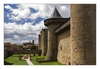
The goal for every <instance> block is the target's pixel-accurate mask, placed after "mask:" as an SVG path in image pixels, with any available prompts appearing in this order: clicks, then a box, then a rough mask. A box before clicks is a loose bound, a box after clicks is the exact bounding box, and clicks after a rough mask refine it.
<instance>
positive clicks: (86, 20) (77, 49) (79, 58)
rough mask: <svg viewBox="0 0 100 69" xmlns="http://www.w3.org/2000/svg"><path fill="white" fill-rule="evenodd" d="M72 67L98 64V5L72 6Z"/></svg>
mask: <svg viewBox="0 0 100 69" xmlns="http://www.w3.org/2000/svg"><path fill="white" fill-rule="evenodd" d="M70 11H71V18H70V28H71V30H70V36H71V37H70V45H71V53H72V54H71V56H72V57H71V64H72V65H92V64H93V65H94V64H96V5H95V4H71V5H70Z"/></svg>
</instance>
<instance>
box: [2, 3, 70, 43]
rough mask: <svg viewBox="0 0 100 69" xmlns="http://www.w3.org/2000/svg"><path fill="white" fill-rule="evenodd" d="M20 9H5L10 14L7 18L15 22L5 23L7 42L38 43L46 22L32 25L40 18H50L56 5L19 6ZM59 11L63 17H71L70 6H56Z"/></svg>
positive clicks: (7, 7)
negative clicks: (26, 20)
mask: <svg viewBox="0 0 100 69" xmlns="http://www.w3.org/2000/svg"><path fill="white" fill-rule="evenodd" d="M17 7H18V8H12V7H10V6H9V5H6V6H5V7H4V8H6V9H9V10H10V11H12V12H10V13H7V17H8V18H9V19H10V20H13V21H15V22H13V23H11V22H7V23H4V35H5V41H10V42H12V43H16V42H17V43H23V42H24V41H25V42H26V41H30V40H35V43H37V42H38V34H39V32H40V30H41V29H42V28H46V27H45V26H44V22H43V21H40V22H39V23H36V25H35V26H34V25H32V24H33V23H34V22H35V20H36V19H37V18H38V17H41V18H48V17H50V15H51V14H52V12H53V10H54V8H55V5H54V4H19V5H18V6H17ZM56 7H57V9H58V11H59V12H60V14H61V15H62V17H69V16H70V14H69V12H70V11H69V8H70V7H69V5H63V4H61V5H56ZM30 8H33V9H35V11H37V12H31V10H30ZM26 18H28V19H31V20H33V21H32V22H24V24H17V23H16V21H19V20H21V19H26Z"/></svg>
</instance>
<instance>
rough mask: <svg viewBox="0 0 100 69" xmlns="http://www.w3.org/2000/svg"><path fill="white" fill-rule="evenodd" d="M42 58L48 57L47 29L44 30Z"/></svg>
mask: <svg viewBox="0 0 100 69" xmlns="http://www.w3.org/2000/svg"><path fill="white" fill-rule="evenodd" d="M41 35H42V37H41V39H42V54H41V55H42V56H46V53H47V29H42V33H41Z"/></svg>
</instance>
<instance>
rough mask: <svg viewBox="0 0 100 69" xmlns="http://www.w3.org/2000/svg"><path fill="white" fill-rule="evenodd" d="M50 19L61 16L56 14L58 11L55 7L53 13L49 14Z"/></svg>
mask: <svg viewBox="0 0 100 69" xmlns="http://www.w3.org/2000/svg"><path fill="white" fill-rule="evenodd" d="M50 18H61V15H60V13H59V12H58V10H57V9H56V7H55V9H54V11H53V13H52V14H51V16H50Z"/></svg>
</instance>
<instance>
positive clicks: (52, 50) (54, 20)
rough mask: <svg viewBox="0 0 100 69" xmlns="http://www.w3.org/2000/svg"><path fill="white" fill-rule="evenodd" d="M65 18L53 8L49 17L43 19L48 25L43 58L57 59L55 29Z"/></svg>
mask: <svg viewBox="0 0 100 69" xmlns="http://www.w3.org/2000/svg"><path fill="white" fill-rule="evenodd" d="M66 20H67V18H62V17H61V15H60V14H59V12H58V10H57V9H56V8H55V9H54V12H53V13H52V15H51V18H49V19H46V20H45V21H44V24H45V25H46V26H47V27H48V49H47V54H46V58H45V60H57V50H58V47H57V38H56V34H55V29H56V28H57V27H58V26H59V25H61V24H62V23H64V22H65V21H66Z"/></svg>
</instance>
